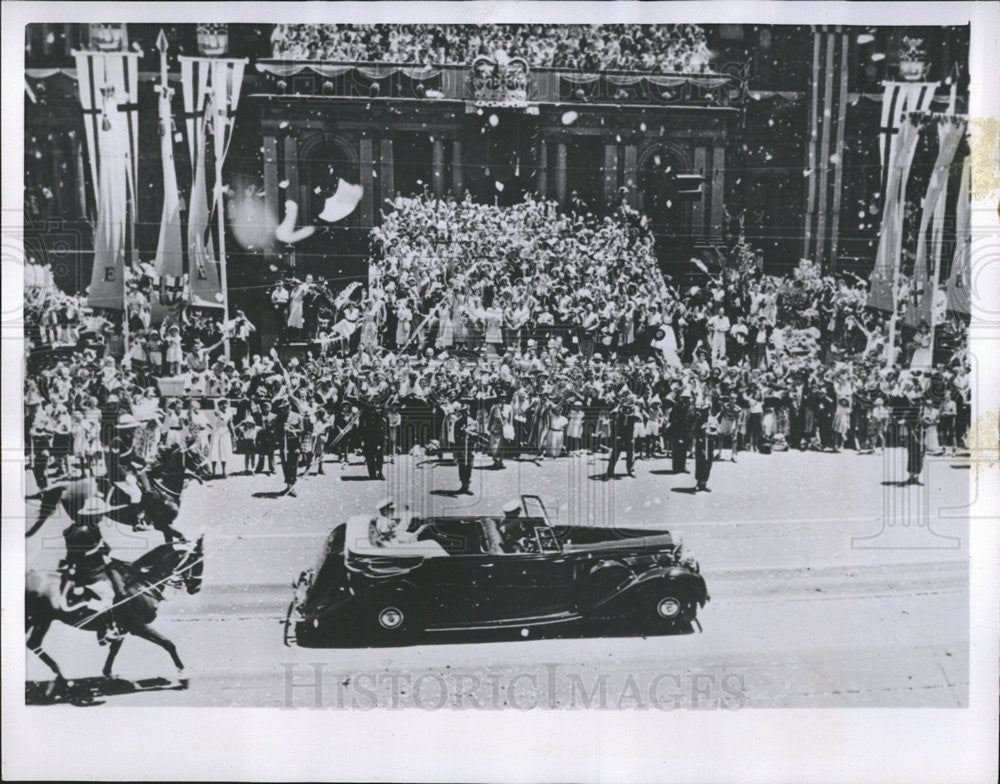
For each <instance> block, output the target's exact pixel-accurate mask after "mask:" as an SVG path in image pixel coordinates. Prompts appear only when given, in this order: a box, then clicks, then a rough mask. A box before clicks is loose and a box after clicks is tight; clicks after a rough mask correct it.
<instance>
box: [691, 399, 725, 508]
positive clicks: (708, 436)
mask: <svg viewBox="0 0 1000 784" xmlns="http://www.w3.org/2000/svg"><path fill="white" fill-rule="evenodd" d="M718 432H719V425H718V420H717V419H716V417H714V416H713V415H712V409H711V406H710V405H706V406H703V407H701V408H699V409H697V411H696V413H695V416H694V427H693V433H692V435H693V437H694V481H695V483H696V484H695V490H696V491H697V492H702V493H710V492H712V491H711V490H710V489H709V487H708V478H709V477H710V476H711V474H712V461H713V458H714V456H715V437H716V434H717V433H718Z"/></svg>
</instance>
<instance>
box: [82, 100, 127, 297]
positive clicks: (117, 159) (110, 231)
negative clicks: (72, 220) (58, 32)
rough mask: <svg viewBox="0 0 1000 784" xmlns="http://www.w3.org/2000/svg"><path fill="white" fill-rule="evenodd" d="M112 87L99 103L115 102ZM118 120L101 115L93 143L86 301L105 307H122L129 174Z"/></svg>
mask: <svg viewBox="0 0 1000 784" xmlns="http://www.w3.org/2000/svg"><path fill="white" fill-rule="evenodd" d="M115 100H116V98H115V95H114V89H113V88H105V89H104V90H102V98H101V103H102V104H110V103H112V102H113V101H115ZM116 122H117V119H111V118H110V116H104V117H102V119H101V122H100V123H99V124H98V128H97V134H96V137H95V146H96V148H97V149H98V151H99V153H98V161H99V166H98V171H97V176H96V179H95V183H96V189H97V193H96V202H97V225H96V226H95V229H94V266H93V269H92V270H91V277H90V289H89V291H88V295H87V304H88V305H89V306H90V307H92V308H100V309H104V310H124V309H125V225H126V223H125V218H126V212H127V206H126V202H127V191H128V184H127V181H128V175H127V170H126V167H125V166H123V165H122V163H123V160H124V159H123V156H122V155H121V153H120V151H119V150H118V148H117V140H118V137H119V133H118V132H117V131H116V129H115V124H116Z"/></svg>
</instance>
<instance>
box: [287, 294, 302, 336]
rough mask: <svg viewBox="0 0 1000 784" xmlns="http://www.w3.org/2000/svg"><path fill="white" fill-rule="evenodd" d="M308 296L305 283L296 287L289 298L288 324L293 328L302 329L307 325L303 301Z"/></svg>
mask: <svg viewBox="0 0 1000 784" xmlns="http://www.w3.org/2000/svg"><path fill="white" fill-rule="evenodd" d="M305 296H306V286H305V284H304V283H303V284H302V285H300V286H296V287H295V291H293V292H292V296H291V297H289V299H288V326H289V327H291V328H292V329H302V327H304V326H305V323H306V322H305V317H304V315H303V311H302V301H303V300H304V299H305Z"/></svg>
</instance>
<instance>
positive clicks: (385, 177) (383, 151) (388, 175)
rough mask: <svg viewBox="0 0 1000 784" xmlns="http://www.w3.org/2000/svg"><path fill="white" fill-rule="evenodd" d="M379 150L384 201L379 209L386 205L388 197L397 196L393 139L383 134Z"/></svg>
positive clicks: (379, 173)
mask: <svg viewBox="0 0 1000 784" xmlns="http://www.w3.org/2000/svg"><path fill="white" fill-rule="evenodd" d="M378 151H379V172H378V177H379V181H380V182H381V183H382V186H381V188H382V189H381V195H382V202H381V203H380V204H379V209H382V208H383V207H384V205H385V200H386V199H394V198H395V197H396V170H395V159H394V158H393V155H394V151H393V145H392V139H387V138H386V137H384V136H383V137H382V140H381V141H380V142H379V146H378Z"/></svg>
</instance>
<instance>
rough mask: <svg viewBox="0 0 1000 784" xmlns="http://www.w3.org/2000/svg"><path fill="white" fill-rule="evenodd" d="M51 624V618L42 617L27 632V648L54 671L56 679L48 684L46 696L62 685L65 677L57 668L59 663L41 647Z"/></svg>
mask: <svg viewBox="0 0 1000 784" xmlns="http://www.w3.org/2000/svg"><path fill="white" fill-rule="evenodd" d="M51 625H52V619H51V618H44V619H42V620H39V621H36V622H34V623H33V624H32V625H31V627H30V630H29V632H28V641H27V645H28V650H30V651H31V652H32V653H34V654H35V655H36V656H37V657H38V658H39V659H41V661H42V663H43V664H44V665H45V666H46V667H48V668H49V669H50V670H52V672H53V673H55V676H56V679H55V680H54V681H53V682H52V683H51V684H49V687H48V689H46V692H45V693H46V696H51V694H52V692H53V691H55V689H56V688H58V687H60V686H62V685H63V684H65V683H66V679H65V678H64V677H63V674H62V671H61V670H60V669H59V665H58V664H56V661H55V659H53V658H52V657H51V656H49V655H48V654H47V653H46V652H45V649H44V648H42V640H43V639H45V635H46V634H48V631H49V627H50V626H51Z"/></svg>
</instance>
